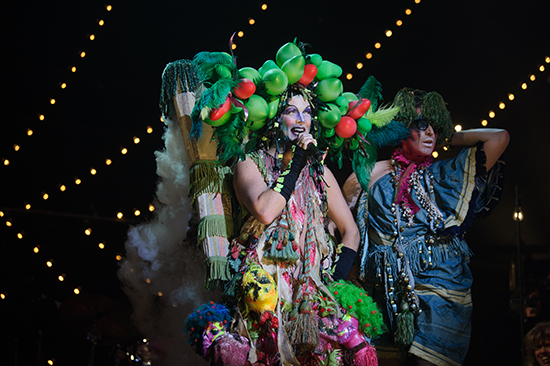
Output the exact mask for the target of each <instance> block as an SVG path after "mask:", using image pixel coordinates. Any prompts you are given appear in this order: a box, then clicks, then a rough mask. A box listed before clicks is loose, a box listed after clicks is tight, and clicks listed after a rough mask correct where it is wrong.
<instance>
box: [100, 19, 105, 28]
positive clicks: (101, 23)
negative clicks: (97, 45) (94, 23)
mask: <svg viewBox="0 0 550 366" xmlns="http://www.w3.org/2000/svg"><path fill="white" fill-rule="evenodd" d="M98 24H99V26H100V27H103V24H105V21H104V20H103V19H100V20H99V22H98Z"/></svg>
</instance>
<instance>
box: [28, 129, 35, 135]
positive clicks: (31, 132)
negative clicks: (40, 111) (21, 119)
mask: <svg viewBox="0 0 550 366" xmlns="http://www.w3.org/2000/svg"><path fill="white" fill-rule="evenodd" d="M33 133H34V132H33V130H31V129H30V128H28V129H27V136H32V134H33Z"/></svg>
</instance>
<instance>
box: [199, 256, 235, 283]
mask: <svg viewBox="0 0 550 366" xmlns="http://www.w3.org/2000/svg"><path fill="white" fill-rule="evenodd" d="M204 269H205V272H206V276H205V279H204V287H205V288H206V289H208V290H214V289H222V288H223V285H224V283H225V282H227V281H229V280H231V272H230V271H229V265H228V261H227V257H222V256H212V257H209V258H206V259H205V260H204Z"/></svg>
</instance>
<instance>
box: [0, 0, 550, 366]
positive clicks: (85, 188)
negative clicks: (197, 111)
mask: <svg viewBox="0 0 550 366" xmlns="http://www.w3.org/2000/svg"><path fill="white" fill-rule="evenodd" d="M109 4H111V5H112V6H113V9H112V11H110V12H109V11H107V10H106V8H105V7H106V5H107V3H103V2H94V1H82V2H70V1H54V2H38V1H15V2H11V3H10V4H9V5H3V6H2V8H3V17H2V18H3V22H2V29H3V32H2V44H3V47H2V49H3V52H2V54H3V57H2V60H3V62H2V64H3V66H2V86H3V93H2V105H3V107H2V111H3V114H2V124H1V126H2V128H1V130H0V158H2V159H1V160H2V162H4V161H5V160H6V159H7V160H8V161H9V165H5V164H4V163H3V164H2V165H1V166H0V211H1V212H2V213H3V216H2V217H0V271H1V272H0V273H1V275H0V294H3V295H4V296H5V298H4V299H0V314H1V319H2V323H1V325H0V336H1V338H0V342H1V343H0V349H3V350H4V351H2V356H1V357H2V359H1V361H0V363H1V364H2V365H4V364H5V365H45V364H46V363H45V362H46V360H48V359H52V358H55V360H56V363H55V364H58V365H65V364H71V365H86V364H87V362H88V360H89V356H90V354H91V343H89V342H88V341H87V340H86V337H85V335H86V332H87V331H89V330H90V329H89V328H90V327H91V324H92V323H93V319H94V317H97V313H94V312H97V311H103V312H106V313H108V314H107V315H108V316H107V317H104V319H108V320H106V321H110V322H113V324H112V329H114V330H113V332H112V334H111V337H110V338H108V339H104V340H103V341H102V342H100V344H99V345H98V347H97V349H96V353H97V359H100V357H103V359H102V361H101V362H99V361H98V362H97V364H105V365H109V364H112V363H113V359H114V358H113V357H112V356H109V353H110V352H111V351H112V350H113V349H114V347H115V345H116V344H117V343H120V344H125V345H128V344H135V341H136V340H137V339H139V337H140V336H141V335H140V334H138V332H137V331H135V330H133V329H132V328H131V325H130V321H129V316H130V313H131V310H130V309H131V304H130V303H129V301H128V300H127V299H126V297H125V295H124V294H123V292H122V290H121V289H120V284H119V282H118V279H117V276H116V270H117V266H118V264H117V263H118V262H117V259H116V256H117V255H118V254H123V253H124V241H125V237H126V232H127V230H128V227H129V225H133V224H137V223H139V222H143V221H145V220H147V217H148V215H151V214H150V213H148V209H147V207H148V205H149V203H151V202H152V201H153V198H154V192H155V187H156V173H155V169H156V166H155V159H154V151H156V150H158V149H161V148H162V147H163V141H162V140H161V136H162V132H163V123H162V122H161V120H160V111H159V108H158V100H159V93H160V85H161V75H162V71H163V69H164V67H165V66H166V64H167V63H169V62H172V61H175V60H178V59H190V58H192V57H193V56H194V55H195V54H196V53H197V52H200V51H228V41H229V38H230V37H231V35H232V34H233V32H235V31H239V30H243V31H244V37H243V38H236V41H235V43H236V44H237V49H236V50H235V51H234V52H235V55H236V56H237V62H238V66H239V67H244V66H252V67H255V68H259V67H260V66H261V65H262V64H263V62H264V61H265V60H267V59H271V58H274V57H275V54H276V51H277V49H278V48H279V47H280V46H282V45H283V44H284V43H286V42H288V41H292V40H293V39H294V38H295V37H298V40H300V41H303V42H307V43H309V44H311V48H310V49H308V52H309V53H319V54H321V55H322V56H323V58H324V59H327V60H330V61H332V62H334V63H336V64H338V65H340V66H341V67H342V68H343V69H344V75H345V74H346V73H348V72H351V73H353V78H352V79H351V80H345V79H344V77H343V76H342V77H341V79H342V80H343V81H344V89H345V90H346V91H354V92H357V91H358V90H359V88H360V87H361V85H362V83H363V82H364V81H365V80H366V78H367V77H368V76H369V75H371V74H372V75H375V76H376V77H377V79H378V80H379V81H381V82H382V84H383V86H384V95H385V98H386V101H391V100H392V98H393V96H394V95H395V93H396V92H397V90H399V89H400V88H402V87H404V86H412V87H415V88H419V89H424V90H428V91H430V90H436V91H438V92H439V93H441V94H442V95H443V97H444V98H445V100H446V101H447V102H448V108H449V110H450V111H451V115H452V117H453V122H454V123H455V124H460V125H462V127H463V128H464V129H468V128H478V127H481V124H480V123H481V120H483V119H488V120H489V125H488V127H496V128H505V129H507V130H508V131H509V132H510V135H511V141H510V145H509V148H508V150H507V153H506V154H507V158H508V160H507V178H506V186H505V190H504V194H503V199H502V202H501V204H500V205H499V206H498V207H497V209H496V210H495V212H494V213H493V214H492V215H491V216H490V217H489V218H486V219H483V220H480V221H478V222H477V223H476V224H475V225H474V227H473V228H472V229H471V230H470V232H469V233H468V236H467V239H468V242H469V244H470V246H471V248H472V250H473V251H474V253H475V257H474V258H473V260H472V262H471V268H472V271H473V272H474V278H475V281H474V287H473V296H474V320H473V335H472V343H471V347H470V352H469V354H468V357H467V360H466V365H486V364H499V363H500V364H507V365H512V364H513V365H517V364H519V362H520V352H521V342H520V339H521V336H522V335H521V330H520V320H519V315H518V301H517V299H518V296H517V291H516V290H514V286H515V285H514V275H515V272H514V271H513V270H512V268H513V267H514V266H515V263H516V260H517V252H518V249H517V242H518V236H517V234H518V230H517V229H518V228H517V226H516V223H515V222H514V221H513V220H512V215H513V212H514V209H515V200H516V195H515V191H516V187H517V188H518V191H519V198H520V204H521V208H522V211H523V213H524V215H525V219H524V221H523V222H522V223H521V236H520V237H521V241H522V243H523V245H522V247H521V251H522V261H521V263H522V265H523V266H524V273H523V279H524V281H523V290H524V296H527V295H528V294H530V293H532V292H534V291H538V293H539V298H540V301H539V306H540V311H539V312H538V313H537V314H538V315H537V316H536V317H534V318H527V320H526V322H525V324H524V330H525V331H527V330H528V329H529V328H530V327H531V326H532V325H534V324H535V323H536V322H538V321H542V320H546V321H548V320H550V310H549V308H550V299H549V291H550V289H549V288H550V277H549V276H550V242H549V240H548V230H547V229H548V228H547V227H546V225H548V219H547V216H546V213H547V211H548V207H549V206H550V194H549V192H548V187H550V177H549V173H548V158H549V154H548V150H547V148H548V147H547V146H548V144H547V138H548V135H549V126H548V125H549V124H550V114H549V113H548V103H549V102H550V74H549V70H548V69H549V68H550V63H548V62H547V61H545V58H546V57H548V56H550V31H549V29H550V28H549V27H548V19H549V17H550V1H548V0H524V1H521V2H518V1H515V2H511V1H496V0H476V1H473V0H465V1H455V0H449V1H434V0H422V1H421V2H420V3H419V4H415V2H414V1H413V0H406V1H405V0H391V1H390V0H388V1H378V2H372V1H348V2H341V1H334V2H329V1H316V2H309V1H307V2H306V1H304V2H298V1H292V2H291V1H276V2H267V5H268V8H267V10H266V11H262V10H261V9H260V6H261V4H262V3H261V2H256V1H235V2H209V3H206V2H200V1H199V2H193V3H190V2H189V1H156V2H152V1H143V0H138V1H131V2H117V1H115V2H112V3H109ZM407 8H409V9H411V10H412V14H411V15H409V16H407V15H405V9H407ZM249 18H254V19H255V20H256V24H255V25H253V26H251V25H249V24H248V19H249ZM100 19H103V20H104V21H105V25H103V26H102V27H100V26H99V25H98V20H100ZM398 19H401V20H403V22H404V23H403V25H402V26H401V27H397V26H396V25H395V22H396V21H397V20H398ZM386 29H391V30H392V31H393V35H392V36H391V37H390V38H387V37H386V36H385V35H384V33H385V30H386ZM90 34H94V35H95V40H94V41H90V40H89V35H90ZM375 42H381V44H382V47H381V48H380V49H379V50H376V49H374V46H373V45H374V43H375ZM82 51H85V52H86V57H84V58H80V56H79V55H80V52H82ZM366 52H372V53H373V55H374V57H373V58H372V59H371V60H367V59H366V58H365V56H364V55H365V53H366ZM357 62H362V63H363V64H364V67H363V68H362V69H361V70H357V68H356V67H355V64H356V63H357ZM540 65H544V67H545V68H546V70H545V71H543V72H541V71H539V66H540ZM72 66H76V67H77V71H76V73H72V72H71V71H70V68H71V67H72ZM531 74H534V75H535V77H536V79H535V80H534V81H530V80H529V76H530V75H531ZM63 82H65V83H67V88H66V89H61V88H60V84H61V83H63ZM523 82H525V83H527V85H528V88H527V89H526V90H522V89H521V87H520V85H521V84H522V83H523ZM509 93H513V94H514V95H515V100H513V101H509V100H508V97H507V96H508V94H509ZM51 98H55V99H56V103H55V105H50V102H49V101H50V99H51ZM501 101H503V102H505V103H506V108H505V109H504V110H500V109H499V107H498V104H499V102H501ZM489 110H494V111H496V117H495V118H494V119H489V118H488V112H489ZM40 114H43V115H45V119H44V121H40V120H39V118H38V116H39V115H40ZM148 126H151V127H152V128H153V132H152V133H151V134H147V133H146V129H147V127H148ZM27 129H31V130H32V131H33V134H32V136H27ZM135 136H136V137H139V138H140V140H141V141H140V143H139V144H134V142H133V138H134V137H135ZM16 144H17V145H18V146H19V147H20V149H19V151H15V149H14V145H16ZM121 147H127V148H128V154H126V155H122V154H121V153H120V149H121ZM442 155H443V157H444V156H445V154H442ZM106 158H110V159H112V161H113V163H112V165H110V166H107V165H105V159H106ZM92 167H93V168H95V169H97V171H98V173H97V174H96V175H95V176H93V175H91V174H90V168H92ZM333 169H336V168H334V167H333ZM346 169H347V167H346ZM348 173H349V171H347V170H344V171H343V172H341V173H340V174H338V173H337V174H336V175H337V176H338V177H339V178H342V181H343V180H344V179H345V177H346V176H347V174H348ZM75 177H78V178H80V179H82V184H80V185H76V184H75V183H74V180H75ZM61 184H64V185H66V186H67V190H66V191H65V192H60V190H59V185H61ZM44 192H45V193H48V194H49V199H48V200H44V199H43V198H42V195H43V193H44ZM27 203H29V204H30V205H31V208H30V210H26V209H25V205H26V204H27ZM135 209H139V210H141V212H142V214H141V215H140V216H139V217H136V216H134V214H133V211H134V210H135ZM119 211H120V212H123V213H124V217H123V219H122V220H119V219H117V218H116V214H117V212H119ZM146 212H147V213H148V214H145V213H146ZM7 222H9V223H11V226H8V225H6V223H7ZM183 225H185V223H183ZM87 228H91V229H92V234H91V235H90V236H86V235H85V234H84V230H85V229H87ZM18 233H21V234H23V238H22V239H18V238H17V234H18ZM100 242H102V243H104V244H105V249H99V248H98V244H99V243H100ZM35 246H39V247H40V251H39V252H38V253H37V254H35V253H33V248H34V247H35ZM49 259H53V260H54V265H53V267H52V268H48V267H47V266H46V264H45V263H46V261H47V260H49ZM60 274H65V275H66V279H65V281H63V282H60V281H58V279H57V276H58V275H60ZM76 287H80V288H81V291H82V292H81V295H79V296H81V297H80V298H76V300H75V296H76V295H74V294H73V289H74V288H76ZM82 295H83V296H82ZM60 306H61V307H60ZM535 306H536V303H535ZM59 309H62V310H63V309H65V310H64V311H60V310H59ZM67 309H68V310H67ZM97 309H101V310H97ZM103 315H105V314H102V316H103ZM115 319H116V320H115ZM132 342H133V343H132ZM182 347H187V346H186V345H182Z"/></svg>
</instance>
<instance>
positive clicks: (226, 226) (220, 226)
mask: <svg viewBox="0 0 550 366" xmlns="http://www.w3.org/2000/svg"><path fill="white" fill-rule="evenodd" d="M197 236H198V243H202V241H203V240H204V239H206V238H207V237H210V236H221V237H224V238H232V237H234V236H235V225H234V224H233V217H232V216H228V215H207V216H205V217H203V218H202V219H201V220H200V221H199V229H198V235H197Z"/></svg>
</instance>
